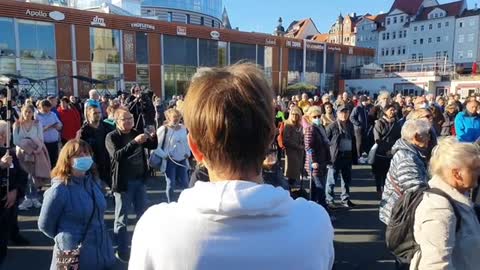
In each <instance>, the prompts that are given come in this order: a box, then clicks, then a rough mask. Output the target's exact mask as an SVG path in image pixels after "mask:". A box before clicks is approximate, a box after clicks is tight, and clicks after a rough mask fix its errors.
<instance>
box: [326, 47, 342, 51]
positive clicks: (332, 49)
mask: <svg viewBox="0 0 480 270" xmlns="http://www.w3.org/2000/svg"><path fill="white" fill-rule="evenodd" d="M328 50H329V51H334V52H341V51H342V48H340V47H337V46H328Z"/></svg>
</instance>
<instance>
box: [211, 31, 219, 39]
mask: <svg viewBox="0 0 480 270" xmlns="http://www.w3.org/2000/svg"><path fill="white" fill-rule="evenodd" d="M210 36H211V37H212V39H219V38H220V33H219V32H218V31H212V32H210Z"/></svg>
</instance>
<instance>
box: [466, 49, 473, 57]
mask: <svg viewBox="0 0 480 270" xmlns="http://www.w3.org/2000/svg"><path fill="white" fill-rule="evenodd" d="M467 58H473V51H472V50H468V52H467Z"/></svg>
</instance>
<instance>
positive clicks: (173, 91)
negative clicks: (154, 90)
mask: <svg viewBox="0 0 480 270" xmlns="http://www.w3.org/2000/svg"><path fill="white" fill-rule="evenodd" d="M195 72H197V68H196V67H191V66H190V67H189V66H180V65H165V67H164V80H165V97H166V98H167V99H169V98H171V97H172V96H174V95H185V94H186V91H187V88H188V84H189V82H190V80H191V79H192V77H193V75H194V74H195Z"/></svg>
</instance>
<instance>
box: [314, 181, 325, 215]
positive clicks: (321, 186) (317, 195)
mask: <svg viewBox="0 0 480 270" xmlns="http://www.w3.org/2000/svg"><path fill="white" fill-rule="evenodd" d="M312 180H313V183H314V184H315V187H312V200H315V201H316V202H317V203H318V204H320V205H321V206H323V207H325V208H326V206H327V202H326V200H325V197H326V196H325V185H326V184H327V176H326V175H323V176H315V175H314V176H313V179H312Z"/></svg>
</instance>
